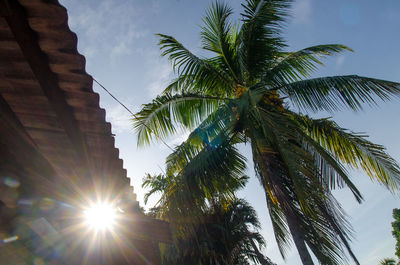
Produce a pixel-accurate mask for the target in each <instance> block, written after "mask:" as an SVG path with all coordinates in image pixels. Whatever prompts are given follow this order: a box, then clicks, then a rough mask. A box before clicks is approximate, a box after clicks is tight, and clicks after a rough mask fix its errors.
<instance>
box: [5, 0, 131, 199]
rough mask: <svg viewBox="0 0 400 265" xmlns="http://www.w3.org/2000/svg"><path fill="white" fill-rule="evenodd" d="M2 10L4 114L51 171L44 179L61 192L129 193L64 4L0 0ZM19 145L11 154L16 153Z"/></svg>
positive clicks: (120, 161)
mask: <svg viewBox="0 0 400 265" xmlns="http://www.w3.org/2000/svg"><path fill="white" fill-rule="evenodd" d="M0 15H1V16H0V106H2V115H3V117H2V118H3V119H6V118H7V119H9V120H8V122H7V126H9V127H10V126H11V125H10V124H11V122H10V121H12V123H13V126H14V127H13V128H14V129H15V133H16V134H19V135H20V136H21V137H22V138H21V139H24V140H25V141H26V143H28V145H30V146H31V147H30V148H31V149H34V150H36V152H37V153H38V154H40V157H41V162H40V163H44V164H46V167H51V169H49V172H50V171H52V172H54V173H55V175H56V176H54V175H52V174H51V173H49V174H48V175H49V176H47V177H46V179H47V180H48V178H52V179H50V180H49V181H50V182H51V183H52V184H54V183H57V184H58V185H59V186H58V187H60V189H62V190H63V196H64V197H65V196H67V194H68V196H70V195H72V194H73V193H85V194H94V193H96V190H97V191H99V190H107V191H108V192H109V195H110V196H120V195H121V191H123V193H126V191H128V193H131V194H133V191H132V188H131V187H130V181H129V179H128V178H127V172H126V170H125V169H124V168H123V161H122V160H121V159H120V158H119V150H118V149H117V148H116V147H115V139H114V135H113V134H112V132H111V124H110V123H109V122H106V120H105V110H104V109H102V108H100V106H99V95H98V94H97V93H95V92H94V91H93V88H92V85H93V79H92V77H91V76H90V75H89V74H87V73H86V70H85V58H84V56H82V55H81V54H79V52H78V51H77V36H76V34H75V33H73V32H71V30H70V29H69V27H68V17H67V11H66V9H65V8H64V7H63V6H61V5H60V4H59V3H58V1H57V0H18V1H16V0H0ZM5 109H7V111H3V110H5ZM6 112H8V116H7V115H5V113H6ZM6 116H7V117H6ZM10 137H11V136H10ZM15 142H16V143H15V145H19V144H20V143H19V142H20V141H15ZM3 143H4V144H9V143H10V141H4V142H3ZM21 148H22V147H21ZM12 149H13V148H10V150H12ZM16 149H18V148H16ZM21 150H23V149H21ZM21 150H19V151H18V150H12V151H11V152H13V153H14V156H15V157H18V156H20V155H21V154H20V153H21V152H22V151H21ZM18 152H19V153H18ZM42 160H43V161H42ZM25 161H27V160H25ZM22 162H24V161H22ZM44 164H43V165H44ZM42 167H44V166H42ZM27 175H29V174H27ZM27 178H29V176H27ZM44 181H45V180H44ZM51 187H54V185H52V186H51V185H49V186H48V187H47V188H46V189H52V188H51ZM43 189H44V188H42V192H43ZM66 191H68V192H66ZM45 192H47V193H53V195H54V194H55V196H56V195H57V194H59V193H60V192H59V191H56V192H54V191H52V190H50V191H49V190H46V191H45ZM132 196H133V197H134V195H132ZM134 200H135V198H134Z"/></svg>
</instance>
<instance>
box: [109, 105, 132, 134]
mask: <svg viewBox="0 0 400 265" xmlns="http://www.w3.org/2000/svg"><path fill="white" fill-rule="evenodd" d="M133 111H136V110H133ZM106 116H107V118H106V119H107V121H108V122H111V124H112V132H113V133H123V132H131V131H132V130H133V125H132V117H131V115H130V114H129V113H128V112H127V110H126V109H124V108H123V107H122V106H121V105H114V106H113V107H109V108H107V112H106Z"/></svg>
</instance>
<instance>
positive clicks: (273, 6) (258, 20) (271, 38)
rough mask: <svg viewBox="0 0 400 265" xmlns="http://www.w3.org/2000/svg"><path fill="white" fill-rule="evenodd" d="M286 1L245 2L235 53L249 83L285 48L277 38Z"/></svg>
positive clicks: (282, 20)
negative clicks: (238, 41)
mask: <svg viewBox="0 0 400 265" xmlns="http://www.w3.org/2000/svg"><path fill="white" fill-rule="evenodd" d="M291 2H292V1H290V0H269V1H265V0H247V1H246V3H245V4H242V6H243V7H244V12H243V13H242V14H241V15H242V21H243V25H242V27H241V30H240V33H239V35H240V43H241V45H240V48H239V51H238V56H239V58H238V59H239V62H240V65H243V68H242V71H244V72H246V75H247V78H246V79H247V80H246V83H247V84H246V85H250V83H249V82H252V80H254V79H257V78H258V77H260V76H261V75H263V74H264V70H265V69H266V68H267V66H268V64H269V62H270V61H271V60H272V59H273V58H274V57H275V55H276V53H277V52H278V51H279V49H280V48H281V47H283V46H285V44H284V42H283V40H282V39H281V37H280V33H281V26H282V23H283V22H284V21H285V18H286V17H287V16H288V9H289V7H290V4H291Z"/></svg>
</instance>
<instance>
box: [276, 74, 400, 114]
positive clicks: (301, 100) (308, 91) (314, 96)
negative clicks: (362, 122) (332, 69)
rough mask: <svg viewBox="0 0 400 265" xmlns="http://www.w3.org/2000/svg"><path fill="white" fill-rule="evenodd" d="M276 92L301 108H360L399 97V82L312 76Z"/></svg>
mask: <svg viewBox="0 0 400 265" xmlns="http://www.w3.org/2000/svg"><path fill="white" fill-rule="evenodd" d="M277 89H278V91H280V92H282V93H283V94H284V95H285V96H287V97H288V98H289V99H290V100H291V102H292V103H293V104H295V106H297V107H299V108H300V109H303V110H312V111H318V110H326V111H335V110H339V109H341V108H343V107H347V108H350V109H352V110H361V109H362V104H364V103H367V104H369V105H375V104H376V101H375V100H376V99H377V98H379V99H381V100H384V101H386V100H389V99H390V98H391V97H392V96H400V84H399V83H395V82H390V81H385V80H380V79H374V78H368V77H361V76H356V75H347V76H331V77H320V78H313V79H308V80H303V81H297V82H293V83H290V84H287V85H283V86H282V87H277Z"/></svg>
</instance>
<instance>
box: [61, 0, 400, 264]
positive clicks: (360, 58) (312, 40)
mask: <svg viewBox="0 0 400 265" xmlns="http://www.w3.org/2000/svg"><path fill="white" fill-rule="evenodd" d="M60 2H61V3H62V4H63V5H65V6H66V7H67V9H68V12H69V25H70V27H71V29H72V30H73V31H74V32H76V33H77V35H78V48H79V51H80V52H81V53H82V54H83V55H84V56H85V57H86V61H87V72H88V73H89V74H91V75H93V76H94V77H95V78H96V79H97V80H99V81H100V82H102V83H103V84H104V85H105V86H106V87H107V88H108V89H109V90H110V91H112V93H113V94H114V95H115V96H117V97H118V98H119V99H120V100H122V101H123V102H124V103H125V104H126V105H127V106H129V108H131V109H132V110H133V111H137V110H139V108H140V105H141V104H143V103H147V102H148V101H150V100H151V99H152V98H153V97H154V96H156V95H157V94H158V93H159V92H161V91H162V90H163V88H164V87H165V85H166V84H167V83H168V80H170V79H171V78H172V77H173V73H172V72H171V65H170V64H169V63H168V62H167V60H166V59H165V58H161V57H160V52H159V49H158V47H157V38H156V37H155V36H154V33H165V34H169V35H173V36H175V37H176V38H177V39H178V40H180V41H181V42H183V43H184V45H185V46H186V47H188V48H190V49H191V50H192V51H195V52H199V49H198V47H199V42H200V40H199V35H198V33H199V26H200V25H201V16H202V15H203V14H204V10H205V9H206V8H207V6H208V4H209V3H210V1H209V0H198V1H194V0H86V1H82V0H61V1H60ZM230 4H231V6H232V7H233V8H234V10H235V12H236V14H235V16H234V18H238V14H239V13H240V10H241V7H240V1H238V0H232V1H230ZM399 28H400V1H398V0H385V1H377V0H363V1H361V0H338V1H328V0H298V1H296V2H295V4H294V6H293V8H292V18H291V19H290V20H289V23H288V25H287V27H286V29H285V31H284V32H285V37H286V39H287V41H288V44H289V48H290V49H291V50H296V49H300V48H304V47H307V46H312V45H316V44H327V43H340V44H345V45H348V46H350V47H351V48H353V49H354V50H355V52H354V53H345V54H343V55H340V56H337V57H333V58H331V59H329V60H327V61H326V67H325V68H323V69H321V70H320V71H318V72H317V73H316V76H322V75H340V74H358V75H363V76H370V77H376V78H381V79H387V80H392V81H397V82H400V63H399V62H400V52H399V50H398V48H399V47H400V35H399V34H398V32H399ZM94 89H95V90H96V91H97V92H99V93H100V95H101V100H100V101H101V106H102V107H103V108H105V109H106V112H107V120H108V121H110V122H111V123H112V125H113V132H114V133H115V134H116V145H117V147H118V148H119V149H120V156H121V158H122V159H123V160H124V166H125V168H127V169H128V176H129V177H130V178H131V183H132V185H133V186H134V189H135V192H136V193H137V195H138V200H139V201H142V198H143V192H144V191H143V190H142V189H141V187H140V186H141V180H142V177H143V176H144V174H145V173H146V172H148V173H159V172H160V171H161V169H160V167H161V168H163V165H164V161H165V157H166V155H168V153H169V152H168V151H169V150H168V149H167V148H166V147H165V146H163V145H162V144H154V145H152V146H151V147H149V148H139V149H138V148H137V147H136V136H135V133H134V131H133V129H132V125H131V122H130V117H129V114H128V113H127V112H126V111H125V110H124V109H123V108H122V107H121V106H119V105H118V104H117V103H116V102H115V101H113V100H112V99H111V98H110V97H109V96H108V95H107V94H105V93H104V92H103V91H102V90H101V89H100V88H99V87H97V86H95V87H94ZM399 103H400V101H399V100H398V99H394V100H392V101H391V102H387V103H381V104H380V106H379V107H374V108H369V107H367V106H366V108H365V110H364V111H361V112H357V113H352V112H348V111H342V112H339V113H335V114H332V113H318V114H314V115H317V116H332V117H334V119H335V120H336V121H337V122H338V123H339V124H340V125H341V126H343V127H345V128H348V129H351V130H352V131H356V132H367V133H368V134H369V135H370V139H371V140H372V141H374V142H376V143H380V144H383V145H385V146H386V147H387V149H388V152H389V153H390V154H391V155H392V156H393V157H394V158H395V159H396V160H397V161H400V141H399V139H398V137H399V131H400V122H399V115H400V104H399ZM184 137H185V132H182V133H180V134H179V135H177V136H176V137H174V138H171V139H168V141H167V142H168V143H169V144H170V145H175V144H178V143H180V141H182V140H183V139H184ZM241 148H242V149H243V150H244V152H245V154H246V155H247V156H248V158H249V169H248V174H249V175H250V176H251V177H252V178H251V181H250V182H249V184H248V186H247V187H246V188H245V189H244V190H243V191H241V192H240V196H242V197H245V198H246V199H247V200H249V201H250V203H251V204H252V205H253V206H254V207H255V208H256V209H257V212H258V214H259V218H260V220H261V221H262V226H263V234H264V236H265V238H266V240H267V244H268V246H267V250H266V253H267V255H268V256H269V257H270V258H271V259H272V260H274V261H275V262H277V263H278V264H290V265H295V264H300V261H299V259H298V257H297V254H296V252H295V251H292V252H291V253H290V254H289V255H288V258H287V260H286V263H284V262H283V261H282V259H281V257H280V254H279V252H278V249H277V246H276V244H275V241H274V239H273V234H272V228H271V226H270V223H269V217H268V214H267V210H266V206H265V199H264V195H263V193H262V191H261V188H260V187H259V186H258V183H257V180H256V179H255V177H254V173H253V170H252V165H251V157H250V153H249V148H248V146H244V147H241ZM351 172H353V173H352V175H353V180H354V182H355V183H356V184H357V185H358V186H359V187H360V190H361V192H362V193H363V195H364V197H365V201H364V203H363V204H361V205H359V204H357V203H356V202H355V201H354V199H353V198H352V197H351V195H350V194H349V192H347V191H346V190H339V191H336V192H335V195H336V197H337V198H338V199H339V201H340V202H341V203H342V204H343V207H344V209H345V210H346V211H347V213H348V214H349V219H350V221H351V223H352V224H353V227H354V230H355V232H354V235H355V239H354V241H353V243H352V246H353V249H354V250H355V252H356V255H357V256H358V258H359V260H360V262H361V264H366V265H373V264H378V260H380V259H381V258H384V257H394V247H395V241H394V239H393V238H392V235H391V225H390V223H391V222H392V217H391V213H392V209H393V208H395V207H399V208H400V199H399V196H398V195H392V194H390V193H389V192H388V191H387V190H385V189H384V188H382V187H381V186H379V185H378V184H376V183H373V182H371V181H370V180H369V179H368V177H367V176H366V175H365V174H363V173H361V172H359V171H351ZM150 203H154V200H153V201H151V202H150ZM141 204H142V205H143V203H141Z"/></svg>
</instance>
